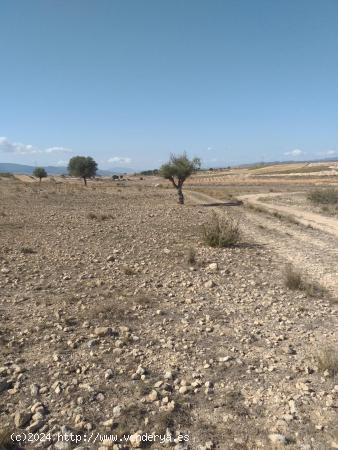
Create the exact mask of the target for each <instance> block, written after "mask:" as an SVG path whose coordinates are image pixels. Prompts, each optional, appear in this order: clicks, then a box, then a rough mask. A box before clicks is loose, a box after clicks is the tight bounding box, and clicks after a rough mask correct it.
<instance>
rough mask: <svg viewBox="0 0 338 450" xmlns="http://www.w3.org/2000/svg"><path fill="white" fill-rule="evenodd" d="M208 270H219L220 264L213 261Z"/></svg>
mask: <svg viewBox="0 0 338 450" xmlns="http://www.w3.org/2000/svg"><path fill="white" fill-rule="evenodd" d="M207 270H208V272H217V270H218V264H217V263H211V264H209V265H208V267H207Z"/></svg>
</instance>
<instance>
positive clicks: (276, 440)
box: [269, 433, 288, 446]
mask: <svg viewBox="0 0 338 450" xmlns="http://www.w3.org/2000/svg"><path fill="white" fill-rule="evenodd" d="M269 440H270V442H271V443H272V444H275V445H281V446H282V445H287V443H288V440H287V439H286V437H285V436H284V435H283V434H278V433H272V434H269Z"/></svg>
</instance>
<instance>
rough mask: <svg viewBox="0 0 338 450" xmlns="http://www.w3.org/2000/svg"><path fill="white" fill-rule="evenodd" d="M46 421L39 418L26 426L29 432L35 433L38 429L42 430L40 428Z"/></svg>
mask: <svg viewBox="0 0 338 450" xmlns="http://www.w3.org/2000/svg"><path fill="white" fill-rule="evenodd" d="M43 424H44V422H43V420H41V419H39V420H36V421H34V422H32V423H31V424H30V425H29V427H27V428H26V430H27V432H28V433H35V432H36V431H38V430H40V428H41V427H42V426H43Z"/></svg>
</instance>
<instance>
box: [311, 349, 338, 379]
mask: <svg viewBox="0 0 338 450" xmlns="http://www.w3.org/2000/svg"><path fill="white" fill-rule="evenodd" d="M316 360H317V364H318V369H319V370H320V371H321V372H328V374H329V375H330V376H332V377H335V376H336V375H337V374H338V351H337V349H336V348H334V347H327V348H324V349H322V350H320V351H319V352H318V353H317V355H316Z"/></svg>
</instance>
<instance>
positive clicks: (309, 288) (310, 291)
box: [284, 264, 327, 297]
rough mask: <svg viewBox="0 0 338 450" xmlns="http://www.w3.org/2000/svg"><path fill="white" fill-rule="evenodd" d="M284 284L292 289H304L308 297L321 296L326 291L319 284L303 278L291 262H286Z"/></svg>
mask: <svg viewBox="0 0 338 450" xmlns="http://www.w3.org/2000/svg"><path fill="white" fill-rule="evenodd" d="M284 284H285V286H286V287H287V288H288V289H291V290H293V291H296V290H297V291H304V292H305V293H306V294H307V295H308V296H309V297H322V296H323V295H324V294H326V293H327V292H326V289H325V288H323V287H322V286H321V285H320V284H318V283H316V282H310V281H308V280H305V279H304V278H303V277H302V275H301V273H300V272H299V271H298V270H296V269H295V268H294V267H293V266H292V265H291V264H288V265H287V266H286V268H285V273H284Z"/></svg>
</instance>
